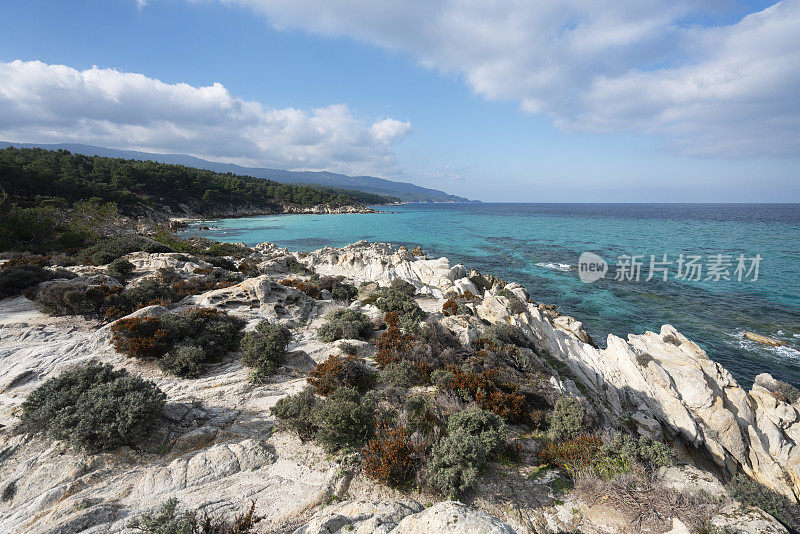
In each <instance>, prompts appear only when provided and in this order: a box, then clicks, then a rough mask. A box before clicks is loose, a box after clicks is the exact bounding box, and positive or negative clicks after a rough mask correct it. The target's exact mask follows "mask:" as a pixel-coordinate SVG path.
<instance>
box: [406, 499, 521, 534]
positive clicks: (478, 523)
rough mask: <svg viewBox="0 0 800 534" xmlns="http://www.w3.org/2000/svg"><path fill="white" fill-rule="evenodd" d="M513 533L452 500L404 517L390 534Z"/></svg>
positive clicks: (478, 512)
mask: <svg viewBox="0 0 800 534" xmlns="http://www.w3.org/2000/svg"><path fill="white" fill-rule="evenodd" d="M430 532H447V533H450V534H459V533H463V534H513V533H514V530H513V529H512V528H511V527H510V526H508V525H507V524H506V523H503V522H502V521H500V520H499V519H497V518H496V517H492V516H490V515H489V514H487V513H486V512H482V511H480V510H476V509H475V508H471V507H469V506H467V505H465V504H462V503H460V502H455V501H444V502H440V503H436V504H434V505H433V506H431V507H430V508H426V509H425V510H424V511H422V512H419V513H416V514H413V515H409V516H407V517H405V518H404V519H403V520H402V521H400V523H399V524H398V525H397V527H396V528H395V529H394V530H392V534H428V533H430Z"/></svg>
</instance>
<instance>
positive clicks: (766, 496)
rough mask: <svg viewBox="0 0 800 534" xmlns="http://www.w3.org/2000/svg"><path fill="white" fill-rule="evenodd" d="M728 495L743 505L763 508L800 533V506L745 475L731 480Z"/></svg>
mask: <svg viewBox="0 0 800 534" xmlns="http://www.w3.org/2000/svg"><path fill="white" fill-rule="evenodd" d="M728 494H729V495H730V496H731V497H733V498H734V499H736V500H737V501H739V502H741V503H742V504H746V505H748V506H757V507H758V508H761V509H762V510H764V511H765V512H767V513H768V514H770V515H771V516H773V517H774V518H775V519H777V520H778V521H780V522H781V523H783V524H784V525H785V526H786V528H788V529H789V530H790V531H791V532H800V506H798V505H797V504H796V503H793V502H792V501H790V500H789V499H788V498H786V497H785V496H783V495H781V494H779V493H776V492H774V491H772V490H771V489H769V488H767V487H765V486H762V485H761V484H759V483H758V482H756V481H755V480H753V479H752V478H750V477H748V476H747V475H745V474H744V473H739V474H738V475H736V477H734V478H733V480H731V482H730V484H729V485H728Z"/></svg>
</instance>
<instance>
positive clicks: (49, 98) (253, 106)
mask: <svg viewBox="0 0 800 534" xmlns="http://www.w3.org/2000/svg"><path fill="white" fill-rule="evenodd" d="M410 129H411V124H410V123H409V122H408V121H406V122H401V121H398V120H395V119H391V118H387V119H382V120H378V121H375V122H374V123H369V122H367V121H364V120H361V119H359V118H356V117H354V116H353V115H352V114H351V113H350V111H349V109H348V108H347V106H345V105H332V106H328V107H323V108H318V109H313V110H310V111H304V110H299V109H295V108H286V109H273V108H269V107H267V106H265V105H263V104H261V103H259V102H252V101H246V100H242V99H240V98H236V97H235V96H233V95H231V94H230V93H229V92H228V90H227V89H225V87H223V86H222V85H221V84H218V83H215V84H213V85H210V86H207V87H193V86H191V85H188V84H185V83H177V84H167V83H163V82H161V81H159V80H156V79H153V78H148V77H147V76H144V75H142V74H133V73H125V72H119V71H117V70H113V69H100V68H97V67H92V68H90V69H86V70H82V71H81V70H76V69H73V68H71V67H67V66H63V65H47V64H45V63H42V62H39V61H19V60H17V61H12V62H10V63H0V139H4V140H9V141H19V142H39V143H47V142H65V141H76V142H82V143H88V144H95V145H101V146H109V147H114V148H123V149H137V150H144V151H152V152H177V153H186V154H192V155H195V156H198V157H202V158H209V159H214V160H219V161H227V162H235V163H239V164H243V165H259V166H269V167H276V168H287V169H328V170H333V171H337V172H344V173H354V174H384V175H385V174H394V173H396V172H397V167H396V163H395V156H394V152H393V150H392V145H393V144H394V143H397V142H399V141H401V140H402V139H403V138H404V137H405V136H406V135H407V134H408V133H409V131H410Z"/></svg>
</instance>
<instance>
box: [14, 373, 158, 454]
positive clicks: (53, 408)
mask: <svg viewBox="0 0 800 534" xmlns="http://www.w3.org/2000/svg"><path fill="white" fill-rule="evenodd" d="M165 402H166V395H164V393H163V392H162V391H161V390H160V389H158V388H157V387H156V385H155V384H153V383H152V382H149V381H146V380H143V379H141V378H139V377H138V376H132V375H130V374H128V372H127V371H126V370H124V369H120V370H114V368H113V367H112V366H110V365H107V364H94V363H92V364H89V365H87V366H84V367H79V368H77V369H74V370H71V371H66V372H64V373H61V374H60V375H59V376H58V377H56V378H51V379H50V380H48V381H47V382H45V383H44V384H42V385H41V386H39V387H38V388H36V389H35V390H34V391H33V392H32V393H31V394H30V395H29V396H28V398H27V399H25V402H23V403H22V415H21V419H22V423H23V425H24V426H25V427H26V428H27V429H29V430H30V431H33V432H45V433H46V434H47V435H48V436H50V437H51V438H53V439H59V440H66V441H69V443H70V444H72V445H73V446H74V447H76V448H79V447H85V448H87V449H91V450H107V449H113V448H116V447H119V446H122V445H136V444H137V443H139V442H141V441H142V440H143V439H144V438H145V436H146V435H147V434H148V432H149V431H150V429H151V428H152V427H153V425H154V423H155V421H156V420H157V419H158V417H159V416H160V415H161V412H162V409H163V407H164V404H165Z"/></svg>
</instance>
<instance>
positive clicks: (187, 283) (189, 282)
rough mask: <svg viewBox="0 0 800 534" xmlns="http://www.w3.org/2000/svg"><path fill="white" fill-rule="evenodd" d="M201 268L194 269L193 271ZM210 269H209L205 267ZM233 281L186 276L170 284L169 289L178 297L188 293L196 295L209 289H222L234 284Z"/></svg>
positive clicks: (186, 295)
mask: <svg viewBox="0 0 800 534" xmlns="http://www.w3.org/2000/svg"><path fill="white" fill-rule="evenodd" d="M199 270H201V269H195V272H197V271H199ZM206 270H208V271H210V270H211V269H206ZM234 284H235V282H230V281H228V280H221V281H217V280H214V279H213V278H205V277H203V278H187V279H186V280H178V281H177V282H175V283H174V284H172V285H171V286H170V289H172V291H173V292H174V293H175V295H176V297H177V298H178V299H182V298H183V297H188V296H189V295H197V294H198V293H204V292H206V291H211V290H212V289H222V288H225V287H230V286H232V285H234Z"/></svg>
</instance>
